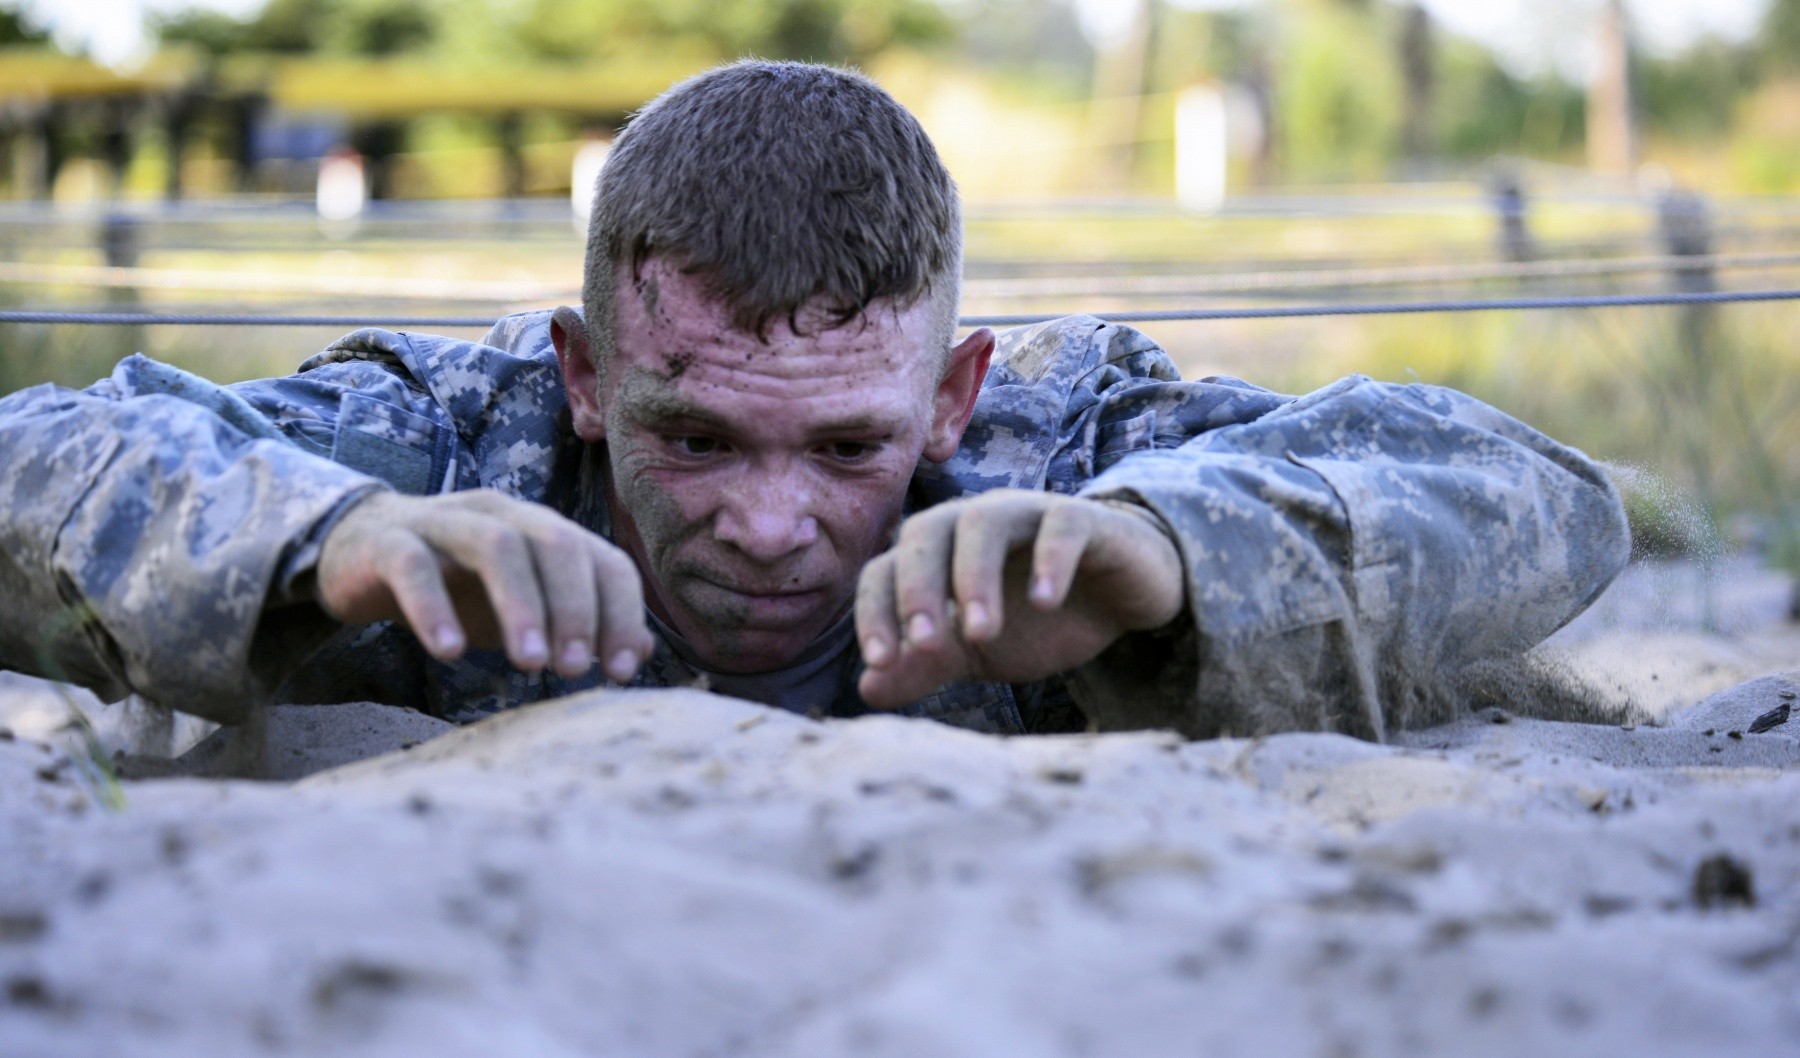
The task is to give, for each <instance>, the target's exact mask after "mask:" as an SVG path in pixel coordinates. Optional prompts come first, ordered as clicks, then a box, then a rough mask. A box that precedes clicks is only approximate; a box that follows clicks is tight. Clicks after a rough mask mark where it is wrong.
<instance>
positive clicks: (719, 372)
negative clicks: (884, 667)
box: [563, 259, 993, 672]
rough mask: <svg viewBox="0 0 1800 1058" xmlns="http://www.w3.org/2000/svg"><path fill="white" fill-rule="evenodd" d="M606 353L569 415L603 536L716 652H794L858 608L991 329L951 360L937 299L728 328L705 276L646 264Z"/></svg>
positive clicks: (757, 662)
mask: <svg viewBox="0 0 1800 1058" xmlns="http://www.w3.org/2000/svg"><path fill="white" fill-rule="evenodd" d="M616 305H617V315H618V339H619V340H618V349H617V352H616V353H615V355H614V357H613V359H612V360H611V362H610V363H609V364H608V365H607V367H606V371H605V381H604V383H603V384H602V385H601V386H599V388H598V389H597V392H595V393H594V395H593V396H592V397H591V398H590V397H588V396H587V395H586V394H584V393H582V392H580V391H581V389H582V388H583V387H584V386H588V387H592V386H593V385H594V383H593V382H592V379H591V376H590V377H589V378H588V379H586V380H584V379H583V378H581V377H578V375H579V369H580V364H579V363H576V364H575V365H574V366H575V367H576V369H577V375H575V376H571V373H570V362H571V360H572V359H575V358H572V357H571V356H570V355H569V351H567V350H565V351H564V358H563V359H564V372H565V377H566V378H567V379H568V381H569V387H570V405H571V411H572V413H573V417H574V421H575V428H576V431H577V433H579V434H580V435H581V436H582V437H583V439H585V440H588V441H604V442H605V444H606V449H607V453H608V459H609V464H610V468H611V487H612V492H611V495H610V497H609V501H610V503H611V509H612V516H613V524H614V536H615V542H616V543H618V544H619V545H620V546H621V547H623V548H624V549H625V550H626V551H627V552H629V553H630V554H631V555H632V557H633V558H634V559H635V560H636V561H637V564H638V568H639V570H640V571H641V572H642V573H643V574H644V580H645V585H644V587H645V593H646V596H647V598H648V599H649V602H650V605H651V606H652V608H654V609H655V611H656V612H657V614H658V616H660V617H661V618H662V619H663V620H664V621H666V622H668V623H669V624H670V625H671V626H672V627H673V628H675V629H676V631H678V632H680V633H681V634H682V635H683V636H685V637H686V638H687V640H688V641H689V642H690V643H691V644H692V645H693V646H694V648H695V649H696V650H697V651H698V652H699V653H700V655H701V658H702V659H703V660H704V661H705V662H706V664H707V665H708V666H709V667H712V668H714V669H716V670H718V671H724V672H761V671H767V670H770V669H774V668H780V667H782V666H784V665H786V664H789V663H791V662H792V661H794V660H795V659H796V658H797V657H798V655H799V654H800V653H801V652H802V651H804V650H805V648H806V647H807V645H808V644H810V643H811V642H812V641H813V640H814V639H815V638H817V637H818V635H819V634H820V633H821V632H823V631H824V630H825V629H826V628H828V627H829V626H830V625H831V624H832V622H834V621H835V620H836V619H837V618H839V617H840V616H842V615H843V613H844V612H845V610H846V609H847V608H848V606H849V605H850V602H851V599H852V596H853V594H854V591H855V587H856V581H857V576H858V573H859V571H860V570H861V569H862V566H863V564H864V563H866V562H867V561H868V560H869V559H871V558H873V557H874V556H875V555H877V554H879V553H880V552H881V551H882V550H884V549H885V548H886V547H887V546H888V544H889V542H890V540H891V539H892V536H893V533H894V530H895V527H896V526H897V525H898V523H899V520H900V513H901V504H902V501H903V499H904V496H905V492H906V488H907V484H908V482H909V481H910V480H911V478H912V475H913V471H914V468H915V467H916V466H917V464H918V462H919V460H920V458H921V457H924V458H928V459H934V460H939V461H941V460H944V459H948V458H949V457H950V456H951V455H952V454H954V453H955V451H956V446H957V444H958V443H959V442H960V440H961V437H962V430H963V427H964V426H965V425H966V424H967V422H968V415H969V412H970V410H971V408H972V407H973V401H974V396H975V393H976V391H977V390H978V389H979V387H980V382H981V378H982V376H983V375H984V374H985V373H986V369H987V358H988V353H989V352H991V350H992V346H993V336H992V335H991V334H990V333H988V332H985V331H982V332H977V334H975V335H972V336H970V338H969V339H966V340H965V341H964V342H962V343H961V344H959V345H958V346H957V348H956V349H955V350H953V351H952V353H951V356H950V358H949V361H948V365H947V367H946V362H945V359H944V356H943V353H942V351H940V350H936V349H933V348H931V347H930V344H931V341H932V335H931V331H932V328H931V326H930V324H931V311H930V306H929V305H926V304H921V305H918V306H915V307H913V308H911V309H909V310H907V311H904V312H896V311H894V310H893V309H892V308H891V307H890V308H885V309H872V310H871V311H870V312H869V313H868V314H866V315H865V317H864V318H863V319H861V320H853V321H851V322H850V323H849V324H847V325H845V326H841V327H829V328H828V327H826V326H824V325H823V324H822V323H821V324H820V325H819V326H814V325H813V324H814V323H815V322H818V321H809V320H807V319H805V318H802V319H801V321H800V333H796V332H795V331H794V330H793V329H792V328H791V327H790V325H789V323H788V321H785V320H782V321H777V322H776V323H775V324H774V325H772V326H771V328H770V330H769V333H768V334H767V335H766V341H765V340H763V339H760V338H758V337H757V336H756V335H753V334H746V333H744V332H742V331H738V330H736V329H734V328H733V327H732V326H731V324H730V320H729V312H728V310H727V309H725V307H724V306H722V305H719V304H717V303H715V302H714V301H713V300H712V299H711V298H709V297H708V295H707V293H706V291H705V290H704V288H703V286H702V285H701V283H700V282H699V281H698V280H697V279H695V278H694V277H693V276H689V275H684V274H682V272H681V271H680V270H679V269H678V268H675V267H673V266H670V265H668V264H666V263H664V262H661V261H657V260H654V259H653V260H651V261H649V262H647V263H646V264H645V265H644V266H643V267H642V268H641V269H640V270H639V271H638V273H637V274H636V275H635V276H633V275H629V274H627V275H624V276H622V277H621V282H620V288H619V291H618V294H617V301H616Z"/></svg>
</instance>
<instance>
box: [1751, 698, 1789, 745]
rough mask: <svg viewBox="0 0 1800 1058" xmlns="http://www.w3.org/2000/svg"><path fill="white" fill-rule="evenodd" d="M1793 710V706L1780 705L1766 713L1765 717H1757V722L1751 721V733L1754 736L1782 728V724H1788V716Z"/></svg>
mask: <svg viewBox="0 0 1800 1058" xmlns="http://www.w3.org/2000/svg"><path fill="white" fill-rule="evenodd" d="M1783 693H1784V694H1785V693H1786V692H1783ZM1791 708H1792V707H1791V706H1788V705H1786V704H1783V705H1778V706H1776V707H1775V708H1773V709H1771V710H1769V711H1768V712H1766V713H1764V714H1763V715H1761V716H1759V717H1757V718H1756V719H1755V720H1752V721H1750V733H1751V734H1752V735H1760V734H1762V733H1763V732H1764V731H1767V730H1769V729H1771V728H1776V727H1780V726H1781V725H1782V724H1785V723H1787V722H1788V714H1789V712H1790V710H1791Z"/></svg>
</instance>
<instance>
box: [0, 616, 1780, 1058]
mask: <svg viewBox="0 0 1800 1058" xmlns="http://www.w3.org/2000/svg"><path fill="white" fill-rule="evenodd" d="M1628 586H1629V585H1628ZM1623 612H1627V613H1630V612H1634V611H1632V610H1631V608H1629V607H1626V608H1624V610H1623ZM1602 616H1604V615H1602ZM1759 627H1763V626H1759ZM1763 630H1764V631H1766V632H1769V634H1771V635H1774V634H1776V633H1777V632H1778V631H1779V630H1778V629H1777V630H1774V631H1771V630H1770V628H1769V627H1763ZM1742 631H1743V630H1741V629H1740V632H1742ZM1645 634H1646V632H1645V630H1644V629H1642V628H1634V627H1629V626H1628V623H1626V624H1620V623H1618V622H1615V624H1614V625H1612V626H1607V625H1605V624H1604V623H1601V624H1600V625H1599V626H1598V627H1590V628H1588V629H1587V630H1585V631H1584V630H1582V629H1575V630H1572V631H1571V633H1570V634H1569V635H1568V636H1566V637H1565V639H1564V640H1563V641H1560V642H1559V643H1558V644H1556V646H1557V648H1558V649H1560V650H1563V651H1565V652H1566V656H1570V657H1575V656H1580V657H1583V658H1585V659H1587V661H1588V662H1589V663H1595V659H1597V658H1604V657H1608V656H1615V657H1620V658H1623V657H1627V656H1628V655H1629V651H1628V650H1627V649H1626V648H1627V646H1628V644H1629V643H1630V642H1631V641H1632V640H1633V639H1634V638H1637V637H1642V636H1643V635H1645ZM1658 634H1659V635H1667V636H1673V637H1680V636H1687V637H1689V638H1688V639H1687V640H1686V642H1688V644H1689V646H1692V645H1693V644H1694V643H1696V642H1699V641H1701V640H1703V639H1705V638H1706V637H1707V636H1712V635H1713V634H1712V633H1696V632H1694V631H1692V630H1691V629H1690V630H1687V631H1683V630H1682V629H1680V628H1679V627H1669V628H1664V629H1662V630H1661V631H1660V632H1658ZM1696 636H1699V637H1700V639H1695V638H1694V637H1696ZM1795 659H1800V655H1793V656H1791V657H1790V660H1789V664H1790V665H1791V664H1792V663H1793V660H1795ZM1660 660H1662V659H1659V658H1651V657H1650V656H1648V655H1645V654H1642V653H1640V654H1639V655H1638V658H1637V664H1638V665H1640V666H1643V665H1647V664H1649V663H1650V662H1652V661H1659V662H1660ZM1593 671H1594V672H1595V673H1598V674H1599V675H1605V673H1603V672H1600V671H1599V670H1593ZM1671 680H1672V678H1671ZM1672 681H1673V680H1672ZM1656 682H1659V683H1660V682H1661V681H1660V680H1659V681H1656ZM11 686H12V690H11V691H8V692H0V698H4V697H5V696H6V695H8V694H9V695H10V696H11V698H12V700H14V701H17V700H21V698H22V696H28V695H30V694H33V693H39V692H38V691H34V690H31V689H29V687H28V685H25V684H22V683H19V682H17V681H15V682H14V683H13V684H12V685H11ZM1796 695H1800V672H1776V673H1773V674H1763V675H1760V676H1758V677H1757V678H1755V679H1751V680H1750V681H1749V682H1744V683H1739V684H1738V685H1737V686H1734V687H1731V688H1729V689H1727V690H1725V691H1723V692H1721V693H1718V694H1714V695H1712V696H1710V697H1707V698H1706V699H1705V700H1704V701H1699V702H1698V703H1697V704H1696V702H1695V701H1694V698H1693V697H1691V696H1690V697H1687V698H1685V700H1684V699H1683V692H1681V691H1679V690H1677V691H1676V692H1674V693H1672V694H1671V695H1669V701H1668V702H1666V703H1664V705H1663V706H1662V707H1661V708H1660V711H1659V712H1658V713H1657V715H1658V716H1659V717H1660V722H1658V723H1655V724H1649V723H1646V724H1640V725H1637V726H1631V727H1622V726H1593V725H1578V724H1568V723H1554V722H1546V721H1536V720H1528V719H1523V718H1520V717H1515V716H1512V715H1510V714H1508V713H1506V712H1504V711H1502V710H1498V709H1488V710H1484V711H1482V712H1480V713H1477V714H1475V715H1473V716H1470V717H1468V718H1466V719H1464V720H1462V721H1460V722H1458V723H1455V724H1451V725H1449V726H1446V727H1441V728H1435V729H1431V730H1426V731H1421V732H1414V733H1410V734H1407V735H1405V736H1403V738H1402V739H1401V740H1400V742H1399V744H1396V745H1389V746H1378V745H1372V744H1368V743H1363V742H1358V741H1355V740H1352V739H1348V738H1343V737H1339V736H1331V735H1305V734H1295V735H1282V736H1278V737H1274V738H1268V739H1262V740H1255V741H1250V740H1242V739H1237V740H1220V741H1215V742H1199V743H1188V742H1183V741H1182V740H1180V739H1178V738H1175V737H1173V736H1171V735H1168V734H1164V733H1157V732H1144V733H1135V734H1120V735H1105V736H1069V737H1054V738H1013V739H1002V738H993V737H988V736H982V735H975V734H971V733H968V732H963V731H958V730H954V729H950V728H946V727H943V726H940V725H936V724H933V723H930V722H928V721H917V720H907V719H901V718H894V717H876V718H870V719H864V720H858V721H851V722H816V721H811V720H807V719H804V718H801V717H796V716H792V715H789V714H786V713H781V712H776V711H771V710H768V709H764V708H762V707H759V706H756V705H752V704H749V703H745V702H739V701H733V700H730V699H725V698H719V697H715V696H712V695H706V694H701V693H698V692H691V691H660V692H623V693H616V692H615V693H600V694H592V695H586V696H581V697H577V698H572V699H566V700H562V701H558V702H552V703H546V704H544V705H541V706H536V707H532V708H528V709H523V710H519V711H516V712H514V713H510V714H507V715H503V716H500V717H497V718H494V719H492V720H490V721H487V722H485V723H482V724H478V725H474V726H472V727H468V728H462V729H455V730H448V731H443V732H442V733H438V732H439V731H440V730H441V728H434V727H432V726H431V723H432V722H430V721H429V720H427V718H423V717H419V716H417V714H405V713H401V712H399V711H395V710H386V709H384V708H383V707H379V706H367V705H363V706H344V707H334V708H335V709H336V710H337V711H336V712H331V713H326V712H319V711H316V710H312V711H309V710H305V709H294V710H280V711H277V712H276V713H275V714H272V715H271V717H270V720H269V729H268V730H269V739H268V743H267V745H266V747H265V748H266V749H267V750H269V752H268V753H267V754H265V756H264V757H263V758H262V759H263V764H262V765H261V766H262V767H266V768H273V767H279V768H282V769H285V770H284V771H282V772H281V774H282V775H284V776H294V775H300V774H305V775H306V777H305V778H301V779H299V780H298V781H295V782H273V781H265V782H252V781H244V780H230V779H225V780H221V779H195V778H174V779H168V778H165V779H141V780H130V781H126V782H125V783H124V784H123V787H122V790H123V795H124V805H123V808H122V809H121V810H114V809H110V808H107V807H105V805H104V804H103V795H105V793H106V791H107V788H106V787H105V786H104V785H103V784H98V783H96V782H95V781H94V780H92V779H91V778H90V777H89V775H90V772H89V770H88V769H86V768H84V767H83V766H82V765H81V764H80V761H79V760H78V759H75V758H71V757H70V756H69V753H68V750H69V749H73V748H75V745H76V744H75V743H74V742H73V741H72V740H71V739H70V738H69V736H68V735H67V734H64V735H61V736H55V735H51V734H48V733H46V732H43V731H42V730H40V731H39V732H38V737H34V738H24V737H14V738H12V739H10V740H6V739H0V1055H5V1056H6V1058H37V1056H49V1055H59V1056H60V1055H89V1054H108V1055H139V1054H142V1055H165V1054H166V1055H180V1056H183V1058H192V1056H196V1055H208V1056H212V1055H238V1054H243V1055H261V1054H307V1055H311V1054H332V1055H382V1056H399V1055H432V1056H439V1055H447V1056H456V1055H494V1054H504V1055H553V1056H554V1055H606V1056H613V1055H658V1056H661V1055H672V1056H675V1055H679V1056H686V1055H694V1056H701V1055H721V1056H722V1055H750V1056H761V1055H771V1056H777V1055H779V1056H789V1055H793V1056H802V1055H804V1056H812V1055H818V1056H827V1055H829V1056H837V1055H872V1056H888V1055H892V1056H908V1058H911V1056H920V1058H956V1056H964V1055H967V1056H972V1058H973V1056H981V1058H1007V1056H1013V1055H1019V1056H1026V1055H1030V1056H1036V1055H1070V1056H1075V1055H1121V1056H1133V1058H1135V1056H1146V1055H1176V1054H1206V1055H1222V1056H1231V1055H1256V1056H1263V1055H1306V1056H1321V1055H1322V1056H1352V1055H1356V1056H1376V1055H1409V1054H1419V1055H1472V1056H1474V1055H1496V1056H1498V1055H1519V1054H1532V1055H1594V1054H1608V1055H1610V1054H1630V1055H1633V1056H1656V1055H1691V1054H1707V1055H1756V1056H1759V1058H1767V1056H1773V1055H1784V1054H1800V986H1797V985H1796V981H1800V715H1794V716H1793V718H1792V719H1790V720H1789V721H1787V722H1785V723H1781V724H1777V725H1775V726H1773V727H1770V728H1769V729H1768V730H1766V731H1763V732H1760V733H1754V734H1752V733H1749V727H1750V725H1751V723H1752V722H1753V721H1754V720H1755V719H1756V718H1757V717H1759V716H1763V715H1766V714H1769V713H1770V712H1771V711H1778V710H1779V708H1780V706H1781V705H1783V704H1789V703H1795V704H1800V702H1797V701H1796V697H1795V696H1796ZM47 708H49V707H48V706H41V703H40V707H39V711H40V713H41V712H43V711H44V710H45V709H47ZM27 712H28V710H24V709H14V710H13V712H12V714H11V715H13V716H14V717H23V716H25V715H26V713H27ZM1793 712H1795V713H1796V714H1800V710H1793ZM39 721H40V722H39V728H40V729H42V728H44V727H46V726H50V727H53V726H54V725H46V724H44V723H43V722H42V717H41V716H40V717H39ZM109 724H111V726H110V727H109V728H108V732H107V733H106V735H105V737H106V738H108V739H111V740H113V741H114V742H118V741H120V740H128V736H129V732H126V733H125V734H121V733H120V732H121V731H122V730H123V729H124V728H125V727H128V726H129V725H121V724H112V723H111V722H110V721H109ZM345 731H359V732H362V734H361V735H359V736H357V737H356V738H348V739H347V738H343V737H340V736H341V735H342V733H343V732H345ZM434 735H435V737H433V736H434ZM129 737H135V736H129ZM211 737H212V739H213V741H212V742H210V743H209V742H207V741H204V740H203V741H201V742H200V743H199V745H197V746H195V747H194V748H193V749H192V750H189V757H188V760H189V762H190V763H196V762H203V761H204V762H208V763H206V767H209V768H213V769H215V770H218V769H220V768H221V765H220V762H221V761H225V760H228V759H229V758H230V757H231V756H232V755H231V754H230V753H227V752H224V750H225V749H226V748H228V747H224V746H223V744H222V743H223V740H224V739H228V738H229V736H217V735H215V736H211ZM179 741H181V740H180V739H173V738H171V740H170V742H171V745H174V744H176V743H177V742H179ZM189 741H191V739H189ZM209 745H210V746H211V748H210V749H209V748H208V746H209ZM358 746H360V747H361V748H360V749H358V748H357V747H358ZM296 750H297V751H298V752H293V751H296ZM376 752H379V753H380V755H377V756H373V757H372V758H370V759H366V760H362V761H360V762H352V763H343V761H344V760H345V759H346V756H347V755H348V756H355V755H357V754H358V753H376ZM238 759H239V760H240V763H241V761H242V759H243V758H242V757H241V755H240V756H239V758H238Z"/></svg>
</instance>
